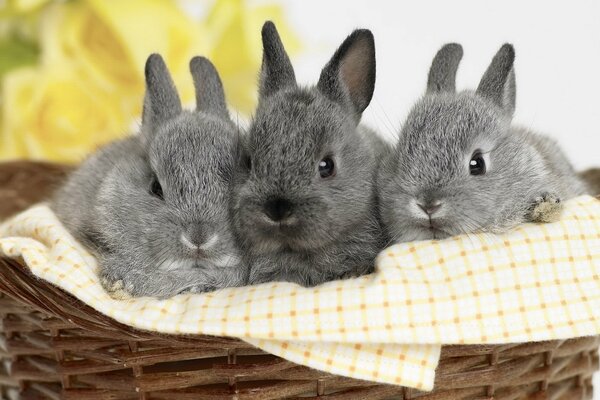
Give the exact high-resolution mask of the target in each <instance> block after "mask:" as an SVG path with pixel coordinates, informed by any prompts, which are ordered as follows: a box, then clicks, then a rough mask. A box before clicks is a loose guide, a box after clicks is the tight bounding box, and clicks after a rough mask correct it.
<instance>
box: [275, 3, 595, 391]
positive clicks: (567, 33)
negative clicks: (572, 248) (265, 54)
mask: <svg viewBox="0 0 600 400" xmlns="http://www.w3.org/2000/svg"><path fill="white" fill-rule="evenodd" d="M281 2H282V3H284V4H285V5H286V8H287V13H286V14H287V16H288V18H289V19H290V22H291V23H292V25H293V27H294V28H295V29H296V31H297V32H298V33H299V34H300V36H301V38H302V41H303V43H304V46H305V47H304V49H303V52H302V53H301V54H300V55H299V56H298V57H296V58H295V59H294V60H293V61H294V64H295V66H296V73H297V76H298V79H299V81H300V82H304V83H313V82H315V81H316V80H317V78H318V74H319V71H320V68H321V67H322V66H323V65H325V63H326V62H327V60H328V59H329V57H330V56H331V55H332V54H333V51H334V50H335V48H336V47H337V46H338V45H339V44H340V43H341V41H342V40H343V39H344V38H345V36H346V35H347V34H349V33H350V32H351V30H352V29H354V28H357V27H366V28H369V29H371V30H372V31H373V33H374V34H375V40H376V46H377V85H376V89H375V95H374V98H373V102H372V103H371V105H370V106H369V108H368V109H367V111H366V112H365V114H364V121H365V122H367V123H368V124H370V125H371V126H372V127H374V128H376V129H378V130H379V131H380V132H381V133H383V134H385V135H388V136H390V137H391V136H392V135H394V134H395V133H396V132H397V131H398V129H399V127H400V124H401V121H402V119H403V118H404V116H405V115H406V114H407V112H408V110H409V107H410V106H411V104H412V103H413V102H414V100H415V99H416V98H417V97H418V96H420V95H421V94H422V93H423V91H424V89H425V82H426V78H427V71H428V68H429V65H430V63H431V60H432V58H433V56H434V54H435V52H436V51H437V50H438V49H439V47H440V46H441V45H442V44H444V43H446V42H450V41H456V42H459V43H461V44H462V45H463V47H464V57H463V60H462V62H461V65H460V68H459V71H458V78H457V87H458V88H459V89H462V88H475V87H476V86H477V84H478V83H479V79H480V78H481V76H482V74H483V72H484V71H485V69H486V67H487V65H488V64H489V62H490V61H491V59H492V57H493V55H494V54H495V52H496V51H497V50H498V48H499V47H500V46H501V45H502V43H504V42H511V43H513V44H514V46H515V49H516V54H517V59H516V62H515V69H516V76H517V111H516V114H515V121H516V122H517V123H520V124H523V125H526V126H529V127H531V128H534V129H536V130H538V131H540V132H544V133H546V134H548V135H550V136H552V137H554V138H556V139H557V140H558V141H559V142H560V144H561V145H562V146H563V147H564V148H565V151H566V152H567V153H568V155H569V157H570V158H571V160H572V161H573V163H574V164H575V166H576V167H577V168H579V169H583V168H587V167H591V166H598V167H600V2H596V1H593V0H570V1H568V2H567V1H557V0H550V1H549V0H527V1H522V0H503V1H494V2H491V1H479V0H458V1H457V0H454V1H445V0H439V1H436V0H419V1H410V2H409V1H404V2H400V1H384V0H338V1H325V0H302V1H292V0H287V1H281ZM595 386H596V387H597V388H600V376H599V374H596V377H595ZM595 399H597V400H600V390H597V391H596V395H595Z"/></svg>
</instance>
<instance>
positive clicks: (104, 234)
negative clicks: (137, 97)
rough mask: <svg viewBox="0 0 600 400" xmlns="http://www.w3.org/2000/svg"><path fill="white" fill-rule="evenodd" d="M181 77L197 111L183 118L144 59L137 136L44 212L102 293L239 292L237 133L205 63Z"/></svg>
mask: <svg viewBox="0 0 600 400" xmlns="http://www.w3.org/2000/svg"><path fill="white" fill-rule="evenodd" d="M190 70H191V73H192V76H193V79H194V85H195V88H196V102H197V109H196V110H195V111H184V110H183V109H182V106H181V102H180V100H179V95H178V94H177V90H176V89H175V86H174V84H173V81H172V80H171V77H170V74H169V72H168V70H167V67H166V65H165V63H164V61H163V59H162V58H161V57H160V56H159V55H157V54H153V55H151V56H150V57H149V58H148V60H147V62H146V72H145V73H146V97H145V101H144V111H143V116H142V126H141V133H140V135H137V136H132V137H129V138H126V139H124V140H121V141H116V142H113V143H110V144H108V145H107V146H105V147H104V148H102V149H101V150H99V151H98V152H96V153H95V154H93V155H92V156H91V157H90V158H89V159H88V160H86V161H85V162H84V163H83V164H82V166H81V167H80V168H79V169H78V170H76V171H75V172H74V173H73V174H72V175H71V176H70V178H69V179H68V181H67V182H66V183H65V185H64V186H63V187H62V188H60V189H59V190H58V192H57V193H56V196H55V198H54V200H53V202H52V207H53V209H54V210H55V212H56V214H57V215H58V216H59V218H60V219H61V221H62V222H63V223H64V224H65V226H66V227H67V228H68V229H69V230H70V232H71V233H72V234H73V235H74V236H75V237H76V238H77V239H78V240H80V241H81V242H83V243H84V244H85V245H87V246H88V247H89V248H90V249H91V250H92V251H93V252H94V253H95V254H96V255H97V256H98V259H99V264H100V268H101V271H100V274H101V277H102V279H103V282H104V285H105V287H106V288H107V290H109V291H117V292H120V291H121V290H124V291H125V293H126V294H128V295H133V296H144V295H147V296H157V297H163V298H164V297H169V296H173V295H175V294H178V293H181V292H201V291H208V290H214V289H217V288H221V287H225V286H236V285H242V284H245V281H246V276H245V273H246V272H245V271H244V268H242V267H241V264H240V261H241V257H240V252H239V250H238V247H237V244H236V241H235V238H234V235H233V232H232V229H231V225H230V218H229V213H228V211H229V200H230V191H231V184H232V181H233V172H234V168H235V164H236V160H237V157H238V155H237V150H238V140H239V138H238V136H239V135H238V130H237V128H236V126H235V125H234V124H233V123H232V121H231V120H230V118H229V113H228V111H227V107H226V104H225V97H224V93H223V87H222V84H221V80H220V78H219V76H218V73H217V71H216V70H215V68H214V67H213V65H212V64H211V63H210V61H208V60H207V59H206V58H202V57H195V58H193V59H192V60H191V62H190Z"/></svg>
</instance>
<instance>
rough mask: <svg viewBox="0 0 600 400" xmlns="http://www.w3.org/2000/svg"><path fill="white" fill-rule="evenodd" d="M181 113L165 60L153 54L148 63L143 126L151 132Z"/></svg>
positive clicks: (179, 102) (177, 96)
mask: <svg viewBox="0 0 600 400" xmlns="http://www.w3.org/2000/svg"><path fill="white" fill-rule="evenodd" d="M180 113H181V101H180V100H179V95H178V94H177V89H175V84H174V83H173V80H172V79H171V75H170V74H169V70H168V69H167V66H166V65H165V62H164V60H163V59H162V57H161V56H160V55H158V54H152V55H151V56H150V57H148V60H147V61H146V96H145V98H144V110H143V112H142V124H143V125H144V126H147V127H149V128H150V129H151V130H152V129H154V128H155V127H156V126H158V125H159V124H161V123H162V122H164V121H167V120H169V119H171V118H174V117H176V116H177V115H179V114H180Z"/></svg>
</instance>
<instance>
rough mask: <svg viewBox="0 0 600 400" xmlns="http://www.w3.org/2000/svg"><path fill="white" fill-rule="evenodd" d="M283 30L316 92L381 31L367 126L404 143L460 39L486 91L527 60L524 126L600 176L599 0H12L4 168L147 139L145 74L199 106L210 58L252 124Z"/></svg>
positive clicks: (3, 100)
mask: <svg viewBox="0 0 600 400" xmlns="http://www.w3.org/2000/svg"><path fill="white" fill-rule="evenodd" d="M266 19H272V20H274V21H275V22H276V23H277V25H278V28H279V30H280V33H281V35H282V37H283V40H284V43H285V45H286V47H287V49H288V51H289V52H290V54H291V56H292V60H293V62H294V65H295V67H296V73H297V77H298V80H299V81H300V82H302V83H314V82H315V81H316V80H317V78H318V75H319V72H320V69H321V68H322V66H323V65H324V64H325V63H326V62H327V60H328V59H329V57H330V56H331V55H332V54H333V51H334V50H335V48H336V47H337V46H338V45H339V44H340V43H341V41H342V40H343V39H344V38H345V36H346V35H347V34H348V33H349V32H350V31H351V30H352V29H354V28H357V27H367V28H370V29H372V30H373V32H374V34H375V37H376V44H377V63H378V68H377V85H376V89H375V95H374V98H373V101H372V103H371V105H370V106H369V108H368V109H367V110H366V112H365V113H364V119H363V120H364V122H365V123H367V124H368V125H370V126H371V127H373V128H375V129H376V130H378V131H379V132H380V133H381V134H382V135H384V136H386V137H388V138H390V139H392V138H393V136H394V135H396V134H397V132H398V130H399V128H400V126H401V122H402V120H403V118H404V117H405V116H406V114H407V113H408V111H409V109H410V106H411V104H412V103H413V102H414V100H415V99H416V98H417V97H418V96H420V95H421V94H422V93H423V90H424V87H425V81H426V76H427V70H428V67H429V65H430V63H431V59H432V58H433V55H434V54H435V52H436V51H437V50H438V49H439V47H440V46H441V45H442V44H444V43H446V42H450V41H456V42H460V43H462V44H463V46H464V51H465V55H464V58H463V61H462V63H461V66H460V69H459V72H458V78H457V86H458V88H459V89H466V88H475V87H476V86H477V84H478V82H479V79H480V78H481V76H482V74H483V72H484V70H485V68H486V67H487V65H488V63H489V62H490V60H491V58H492V56H493V55H494V53H495V52H496V50H497V49H498V48H499V47H500V45H501V44H502V43H504V42H511V43H513V44H514V45H515V47H516V51H517V61H516V75H517V112H516V115H515V121H516V122H517V123H519V124H523V125H526V126H529V127H531V128H534V129H536V130H538V131H541V132H544V133H546V134H548V135H550V136H553V137H554V138H556V139H557V140H558V141H559V142H560V143H561V144H562V145H563V147H564V148H565V149H566V151H567V153H568V155H569V156H570V158H571V159H572V161H573V163H574V164H575V165H576V166H577V168H579V169H583V168H586V167H591V166H598V165H600V156H599V155H598V153H599V151H598V149H600V112H599V109H600V97H599V96H598V93H600V24H599V22H600V3H598V2H596V1H594V0H574V1H570V2H568V3H567V2H562V1H543V0H529V1H527V2H523V1H518V0H508V1H502V2H481V1H477V0H455V1H437V0H422V1H419V2H391V1H385V0H369V1H367V0H344V1H322V0H303V1H292V0H127V1H106V0H68V1H65V0H0V159H10V158H30V159H47V160H53V161H62V162H79V161H80V160H81V159H82V158H83V157H85V155H86V154H88V153H89V152H90V151H92V150H94V149H95V148H96V147H97V146H98V145H100V144H102V143H105V142H107V141H110V140H112V139H114V138H117V137H121V136H124V135H127V134H131V133H132V132H135V130H136V124H137V121H139V115H140V113H141V104H142V97H143V89H144V85H143V65H144V62H145V59H146V57H147V56H148V54H149V53H151V52H159V53H161V54H163V56H164V57H165V58H166V60H167V64H168V65H169V67H170V69H171V72H172V74H173V76H174V79H175V82H176V85H177V86H178V88H179V91H180V93H181V95H182V98H183V100H184V102H185V103H186V104H188V105H189V106H190V107H192V106H193V104H192V95H193V93H192V84H191V78H190V76H189V73H188V66H187V63H188V60H189V59H190V58H191V57H192V56H193V55H196V54H203V55H206V56H208V57H209V58H211V59H212V60H213V62H214V63H215V64H216V65H217V68H218V69H219V71H220V72H221V75H222V78H223V80H224V84H225V89H226V92H227V96H228V101H229V103H230V106H231V109H232V111H233V115H234V116H235V117H236V118H237V119H238V120H239V121H240V123H242V124H244V123H245V122H247V121H248V120H249V118H250V116H251V113H252V110H253V108H254V106H255V103H256V78H257V75H258V69H259V66H260V59H261V44H260V27H261V25H262V23H263V22H264V20H266Z"/></svg>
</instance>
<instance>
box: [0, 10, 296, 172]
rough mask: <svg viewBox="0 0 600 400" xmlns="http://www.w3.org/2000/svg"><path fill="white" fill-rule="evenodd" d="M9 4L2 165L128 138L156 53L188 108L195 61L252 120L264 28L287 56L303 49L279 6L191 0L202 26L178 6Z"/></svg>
mask: <svg viewBox="0 0 600 400" xmlns="http://www.w3.org/2000/svg"><path fill="white" fill-rule="evenodd" d="M0 1H1V0H0ZM6 1H7V2H8V3H7V4H8V7H7V9H8V11H7V12H6V13H4V14H3V13H1V12H0V37H1V39H2V40H1V41H0V49H4V53H6V54H8V52H9V51H10V54H12V55H14V57H13V56H11V60H5V61H7V62H0V75H2V86H1V92H0V93H1V97H0V107H1V112H0V127H1V128H0V129H1V130H0V159H7V158H35V159H47V160H53V161H60V162H78V161H80V160H81V159H82V158H83V157H85V155H87V154H88V153H89V152H90V151H93V150H94V149H95V148H96V147H98V146H99V145H101V144H104V143H106V142H108V141H111V140H113V139H115V138H118V137H122V136H124V135H126V134H128V133H130V129H131V127H132V125H133V122H134V121H135V120H136V118H138V117H139V116H140V114H141V108H142V100H143V95H144V64H145V61H146V58H147V57H148V55H150V54H151V53H160V54H162V55H163V57H164V58H165V60H166V62H167V65H168V67H169V69H170V71H171V74H172V75H173V80H174V81H175V84H176V86H177V88H178V90H179V93H180V96H181V98H182V100H183V102H184V103H185V104H191V103H192V102H193V99H194V93H193V92H194V86H193V83H192V79H191V76H190V73H189V67H188V63H189V60H190V59H191V58H192V57H193V56H195V55H205V56H208V57H209V58H211V59H212V60H213V62H214V63H215V65H216V66H217V69H218V70H219V72H220V74H221V78H222V80H223V83H224V86H225V90H226V94H227V98H228V100H229V103H230V104H231V105H232V106H233V107H234V108H236V109H238V110H240V111H242V112H244V113H249V112H250V111H251V110H252V109H253V107H254V105H255V104H256V91H257V90H256V83H257V82H256V81H257V76H258V70H259V68H260V61H261V56H262V54H261V53H262V52H261V48H262V46H261V43H260V28H261V26H262V24H263V23H264V21H265V20H267V19H271V20H274V21H275V22H276V23H277V24H278V29H279V31H280V33H281V35H282V37H283V40H284V41H285V44H286V48H287V49H288V51H290V52H292V53H293V52H294V51H295V50H296V49H297V48H298V41H297V39H295V37H294V36H293V34H292V33H291V31H290V30H289V28H287V25H286V24H285V23H284V22H285V21H283V12H282V8H281V7H280V6H276V5H261V6H258V7H249V6H247V5H246V2H245V1H244V0H215V1H214V2H208V1H201V2H197V1H195V0H194V1H195V3H194V4H195V5H196V6H199V7H209V6H210V7H211V9H210V10H208V12H207V13H205V18H204V19H203V22H200V21H195V20H194V19H192V17H191V16H189V15H188V14H186V13H184V12H183V11H182V9H180V8H179V4H178V2H177V1H175V0H151V1H148V0H121V1H116V0H115V1H107V0H69V1H65V0H6ZM25 22H26V24H24V23H25ZM25 25H26V26H27V29H25V28H23V26H25ZM3 27H4V28H3ZM11 37H12V39H11ZM23 39H26V41H23ZM38 49H39V51H38ZM0 61H1V60H0Z"/></svg>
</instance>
